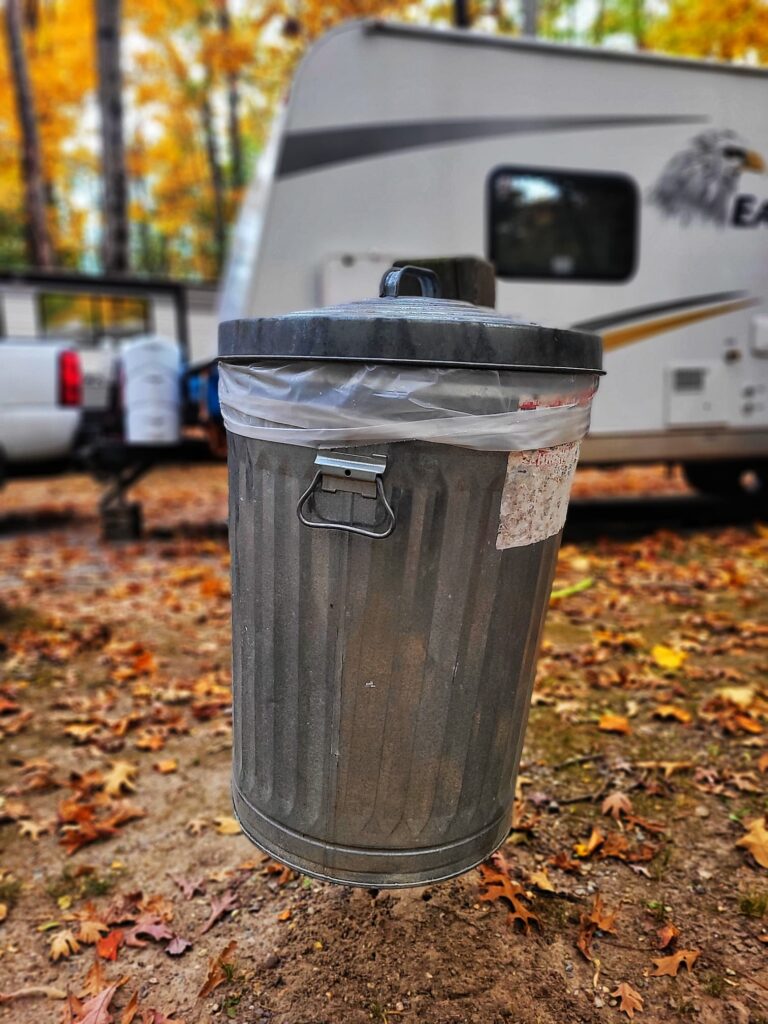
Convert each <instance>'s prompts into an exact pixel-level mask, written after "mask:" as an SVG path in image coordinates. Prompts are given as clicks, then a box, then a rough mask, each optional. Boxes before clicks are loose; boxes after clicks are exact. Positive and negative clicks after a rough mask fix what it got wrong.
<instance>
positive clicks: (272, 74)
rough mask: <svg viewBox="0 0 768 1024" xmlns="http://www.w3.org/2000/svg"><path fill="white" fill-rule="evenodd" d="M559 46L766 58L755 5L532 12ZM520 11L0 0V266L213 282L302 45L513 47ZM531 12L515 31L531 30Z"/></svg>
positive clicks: (300, 0) (395, 0) (652, 3)
mask: <svg viewBox="0 0 768 1024" xmlns="http://www.w3.org/2000/svg"><path fill="white" fill-rule="evenodd" d="M536 6H537V8H538V10H537V16H536V23H535V31H536V33H537V34H538V35H539V36H541V37H542V38H546V39H552V40H557V41H560V42H568V43H580V44H592V45H602V46H615V47H621V48H624V49H632V48H636V49H641V50H643V49H644V50H649V49H650V50H658V51H663V52H667V53H673V54H680V55H686V56H696V57H709V58H717V59H724V60H732V61H744V62H748V63H753V64H755V63H768V6H767V5H766V2H765V0H540V3H539V4H538V5H536ZM531 10H532V5H531V4H530V3H526V0H470V2H466V0H465V2H461V3H457V4H453V3H450V2H445V0H438V2H431V0H414V2H408V0H275V2H270V0H122V2H121V0H4V4H3V17H2V33H3V39H2V45H0V269H8V268H14V267H28V266H36V267H41V268H47V267H63V268H71V269H76V270H81V271H86V272H92V273H97V272H100V271H106V272H112V273H114V272H117V273H122V272H131V273H133V274H139V275H142V274H147V275H159V276H163V277H166V276H167V277H173V278H180V279H187V280H206V281H211V280H216V279H217V278H218V276H219V272H220V270H221V267H222V263H223V260H224V255H225V251H226V243H227V235H228V230H229V227H230V225H231V223H232V221H233V218H234V216H235V213H236V211H237V207H238V203H239V200H240V198H241V195H242V192H243V189H244V188H245V186H246V184H247V182H248V180H249V178H250V176H251V173H252V170H253V166H254V163H255V160H256V159H257V157H258V154H259V151H260V149H261V148H262V146H263V144H264V141H265V138H266V135H267V134H268V132H269V127H270V123H271V120H272V117H273V115H274V113H275V111H276V109H277V107H278V105H279V102H280V99H281V97H282V96H283V94H284V93H285V90H286V88H287V87H288V84H289V82H290V78H291V73H292V71H293V68H294V66H295V64H296V62H297V61H298V60H299V59H300V57H301V55H302V53H303V51H304V50H305V49H306V47H307V46H308V45H309V44H310V43H311V42H312V40H313V39H315V38H316V37H317V36H319V35H321V34H322V33H323V32H325V31H327V30H328V29H330V28H332V27H333V26H334V25H336V24H338V23H339V22H342V21H344V20H346V19H348V18H352V17H365V16H381V17H394V18H398V19H401V20H407V21H411V22H415V23H419V22H422V23H427V22H428V23H431V24H436V25H444V26H450V25H451V24H453V23H454V22H455V20H456V19H457V17H458V18H459V20H460V21H461V20H463V21H464V22H469V23H470V24H471V26H472V27H473V28H475V29H478V30H482V31H489V32H499V33H505V34H509V35H517V34H520V33H521V31H523V30H524V29H525V30H527V31H529V32H530V31H531V29H532V27H533V26H532V25H531V23H530V19H531ZM526 16H527V18H528V21H527V23H526V20H525V19H526Z"/></svg>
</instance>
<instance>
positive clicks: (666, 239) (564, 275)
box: [220, 21, 768, 491]
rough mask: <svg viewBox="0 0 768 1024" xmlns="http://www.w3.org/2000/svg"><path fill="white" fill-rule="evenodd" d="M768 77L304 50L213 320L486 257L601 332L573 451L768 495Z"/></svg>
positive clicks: (341, 294) (420, 49)
mask: <svg viewBox="0 0 768 1024" xmlns="http://www.w3.org/2000/svg"><path fill="white" fill-rule="evenodd" d="M764 161H768V73H766V72H765V71H760V70H758V69H753V68H737V67H731V66H726V65H720V64H712V63H701V62H694V61H684V60H675V59H669V58H663V57H657V56H648V55H639V54H634V53H619V52H611V51H606V50H596V49H579V48H575V47H570V46H569V47H566V46H559V45H553V44H549V43H542V42H537V41H532V40H518V39H504V38H499V37H494V36H488V35H480V34H474V33H467V32H455V31H438V30H430V29H426V28H418V27H412V26H405V25H398V24H393V23H385V22H379V21H364V22H353V23H348V24H346V25H345V26H344V27H342V28H341V29H337V30H335V31H334V32H331V33H330V34H329V35H327V36H325V37H324V38H323V39H322V40H320V42H319V43H317V44H316V45H315V46H314V47H313V48H312V49H311V50H310V52H309V54H308V55H307V57H306V58H305V60H304V62H303V63H302V65H301V67H300V68H299V71H298V73H297V75H296V78H295V80H294V83H293V85H292V88H291V92H290V97H289V101H288V103H287V106H286V108H285V109H284V111H283V112H282V114H281V116H280V118H279V119H278V122H277V124H276V127H275V130H274V133H273V137H272V140H271V143H270V145H269V147H268V149H267V150H266V151H265V154H264V156H263V159H262V161H261V164H260V166H259V169H258V173H257V176H256V179H255V181H254V182H253V184H252V186H251V189H250V191H249V194H248V196H247V198H246V201H245V203H244V205H243V209H242V211H241V215H240V220H239V223H238V226H237V229H236V232H235V237H234V240H233V244H232V246H231V255H230V263H229V266H228V270H227V275H226V279H225V284H224V290H223V294H222V301H221V308H220V316H221V318H222V319H231V318H235V317H241V316H264V315H271V314H278V313H283V312H287V311H289V310H295V309H301V308H307V307H310V306H313V305H317V304H322V305H327V304H329V303H335V302H340V301H347V300H351V299H356V298H362V297H364V296H370V295H371V294H373V293H375V291H376V286H377V282H378V279H379V277H380V276H381V274H382V272H383V271H384V270H385V269H386V268H387V266H389V264H390V262H391V261H392V259H393V258H397V259H402V258H408V259H410V258H412V257H413V258H418V257H420V256H421V257H423V258H427V257H437V256H450V255H466V254H473V253H474V254H482V253H485V254H486V255H487V257H488V258H489V259H490V260H491V261H492V262H493V263H494V264H495V268H496V273H497V285H498V288H497V306H498V307H499V308H500V309H502V310H504V311H505V312H511V313H518V314H520V315H521V316H523V317H525V318H530V319H533V320H538V321H543V322H547V323H551V324H556V325H560V326H569V325H572V326H577V327H582V328H585V329H588V330H592V331H596V332H598V333H600V334H601V335H602V337H603V341H604V347H605V368H606V370H607V371H608V373H607V377H606V378H605V380H604V381H603V383H602V384H601V387H600V392H599V395H598V397H597V401H596V403H595V408H594V413H593V418H592V429H591V432H590V435H589V437H588V439H587V441H586V443H585V444H584V447H583V458H584V460H586V461H589V462H593V463H616V462H624V461H651V460H653V461H656V460H668V461H672V460H681V461H683V463H684V464H686V466H687V469H688V471H689V474H690V476H691V478H692V479H693V480H694V481H695V482H696V483H697V484H698V485H699V486H703V487H704V488H705V489H706V488H707V487H709V488H711V489H715V490H717V489H719V490H721V491H727V490H731V489H732V490H736V489H737V488H738V487H739V486H741V485H742V484H743V482H744V470H745V469H750V470H752V471H753V472H752V480H753V482H754V481H755V480H757V481H758V482H764V483H766V484H768V304H767V299H768V176H767V175H766V174H765V162H764Z"/></svg>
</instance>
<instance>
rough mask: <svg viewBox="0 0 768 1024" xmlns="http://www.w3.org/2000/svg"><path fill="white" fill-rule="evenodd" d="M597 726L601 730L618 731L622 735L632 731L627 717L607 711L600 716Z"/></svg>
mask: <svg viewBox="0 0 768 1024" xmlns="http://www.w3.org/2000/svg"><path fill="white" fill-rule="evenodd" d="M597 727H598V729H602V731H603V732H618V733H621V734H622V735H623V736H626V735H627V734H628V733H630V732H632V727H631V726H630V724H629V720H628V719H627V718H625V717H624V716H623V715H612V714H610V712H608V711H606V712H605V713H604V714H602V715H601V716H600V720H599V721H598V723H597Z"/></svg>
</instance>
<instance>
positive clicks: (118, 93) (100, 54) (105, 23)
mask: <svg viewBox="0 0 768 1024" xmlns="http://www.w3.org/2000/svg"><path fill="white" fill-rule="evenodd" d="M121 14H122V0H96V55H97V65H98V81H99V90H98V92H99V114H100V117H101V168H102V189H103V192H102V196H103V198H102V209H103V218H104V226H103V232H102V245H101V251H102V265H103V269H104V272H105V273H110V272H114V271H118V272H120V271H125V270H128V266H129V253H128V177H127V173H126V167H125V149H124V143H123V94H122V87H123V77H122V72H121V69H120V27H121Z"/></svg>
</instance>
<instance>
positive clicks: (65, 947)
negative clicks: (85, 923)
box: [50, 928, 80, 960]
mask: <svg viewBox="0 0 768 1024" xmlns="http://www.w3.org/2000/svg"><path fill="white" fill-rule="evenodd" d="M79 952H80V943H79V942H78V941H77V939H76V937H75V934H74V932H71V931H70V930H69V929H68V928H65V929H64V931H62V932H56V934H55V935H54V936H53V938H52V939H51V951H50V957H51V960H59V959H61V957H64V958H67V957H70V956H71V955H72V954H73V953H79Z"/></svg>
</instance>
